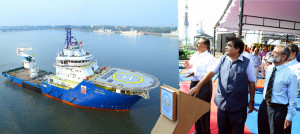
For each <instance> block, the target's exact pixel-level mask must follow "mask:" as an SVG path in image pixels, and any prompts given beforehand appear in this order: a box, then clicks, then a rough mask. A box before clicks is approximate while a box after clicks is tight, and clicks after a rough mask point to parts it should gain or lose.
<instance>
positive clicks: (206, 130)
mask: <svg viewBox="0 0 300 134" xmlns="http://www.w3.org/2000/svg"><path fill="white" fill-rule="evenodd" d="M198 82H199V81H191V85H190V89H192V88H193V87H195V86H196V85H197V84H198ZM211 95H212V81H211V80H210V81H208V82H207V83H206V84H204V85H203V87H202V88H201V89H200V91H199V93H198V94H197V95H196V97H197V98H199V99H201V100H204V101H206V102H208V103H210V101H211ZM195 129H196V134H210V110H209V111H208V112H207V113H205V114H204V115H203V116H202V117H200V118H199V119H198V120H197V122H196V123H195Z"/></svg>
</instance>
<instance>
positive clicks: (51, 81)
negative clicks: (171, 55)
mask: <svg viewBox="0 0 300 134" xmlns="http://www.w3.org/2000/svg"><path fill="white" fill-rule="evenodd" d="M65 30H66V41H65V44H64V47H63V49H62V50H61V51H60V52H59V53H58V55H57V57H56V62H55V63H54V64H53V66H54V67H55V68H56V72H55V73H52V72H47V71H44V70H38V69H37V66H36V63H35V59H34V57H33V55H32V56H30V55H26V54H21V51H22V50H32V48H22V49H20V50H18V51H17V53H18V54H19V55H21V56H23V57H24V61H23V67H20V68H16V69H12V70H8V71H5V72H2V74H3V75H4V76H5V77H7V78H8V79H9V80H11V81H12V82H14V83H15V84H17V85H19V86H22V87H25V88H29V89H32V90H34V91H36V92H39V93H42V94H43V95H46V96H48V97H50V98H54V99H57V100H60V101H62V102H64V103H67V104H70V105H73V106H78V107H83V108H91V109H102V110H122V111H124V110H125V111H127V110H129V109H130V107H131V106H132V105H133V104H135V103H136V102H137V101H138V100H139V99H140V98H142V97H143V98H145V99H148V98H149V90H150V89H153V88H155V87H157V86H158V85H159V81H158V80H157V78H155V77H153V76H152V75H149V74H146V73H143V72H139V71H135V70H129V69H122V68H117V67H106V66H103V67H101V68H99V67H98V64H97V62H96V61H93V58H94V56H93V55H92V54H91V53H90V52H87V51H85V50H84V49H83V43H82V41H81V42H78V41H77V40H76V39H75V38H74V37H73V36H72V32H71V28H70V27H66V29H65ZM25 57H27V58H25Z"/></svg>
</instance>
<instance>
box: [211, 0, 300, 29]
mask: <svg viewBox="0 0 300 134" xmlns="http://www.w3.org/2000/svg"><path fill="white" fill-rule="evenodd" d="M239 7H240V0H229V2H228V5H227V8H226V9H225V11H224V14H223V15H222V16H221V18H220V20H219V21H218V23H217V24H216V26H217V27H220V28H226V29H227V30H229V31H237V30H238V23H239ZM243 24H244V25H243V30H255V31H263V32H273V33H288V34H297V35H300V0H244V18H243Z"/></svg>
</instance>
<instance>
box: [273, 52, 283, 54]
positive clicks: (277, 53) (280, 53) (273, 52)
mask: <svg viewBox="0 0 300 134" xmlns="http://www.w3.org/2000/svg"><path fill="white" fill-rule="evenodd" d="M272 53H275V54H282V53H278V52H276V51H272Z"/></svg>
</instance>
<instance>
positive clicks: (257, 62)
mask: <svg viewBox="0 0 300 134" xmlns="http://www.w3.org/2000/svg"><path fill="white" fill-rule="evenodd" d="M251 60H252V61H253V64H254V67H257V66H259V65H260V64H261V57H260V56H259V54H257V55H256V56H255V55H254V54H252V55H251Z"/></svg>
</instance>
